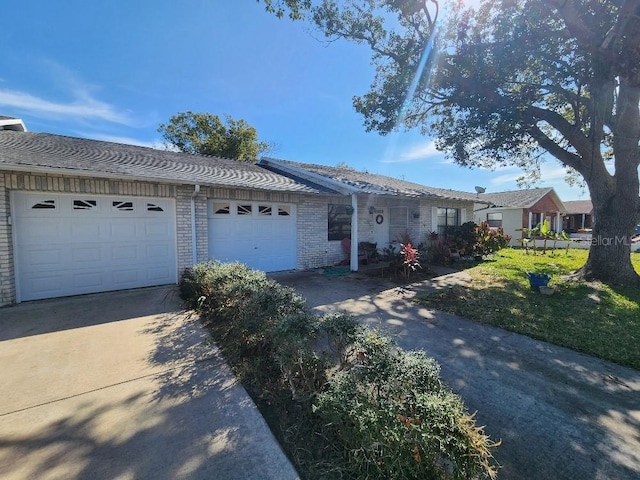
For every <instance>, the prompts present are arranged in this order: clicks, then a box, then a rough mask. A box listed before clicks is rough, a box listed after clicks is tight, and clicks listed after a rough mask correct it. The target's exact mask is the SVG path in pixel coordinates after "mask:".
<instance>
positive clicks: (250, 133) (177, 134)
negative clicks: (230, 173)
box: [158, 112, 272, 162]
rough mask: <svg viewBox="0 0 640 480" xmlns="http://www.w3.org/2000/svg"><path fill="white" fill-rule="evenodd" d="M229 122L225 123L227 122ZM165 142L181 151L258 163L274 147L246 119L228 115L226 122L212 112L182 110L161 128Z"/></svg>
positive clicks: (159, 128) (159, 129)
mask: <svg viewBox="0 0 640 480" xmlns="http://www.w3.org/2000/svg"><path fill="white" fill-rule="evenodd" d="M225 123H226V125H225ZM158 132H160V133H161V134H162V137H163V138H164V140H165V142H166V143H167V144H168V145H169V146H171V147H174V148H177V149H178V150H180V151H181V152H185V153H198V154H200V155H211V156H215V157H222V158H232V159H235V160H242V161H245V162H255V161H256V160H258V157H259V156H260V154H262V153H265V152H267V151H269V150H270V149H271V148H272V146H271V145H269V144H268V143H265V142H261V141H259V140H258V133H257V132H256V129H255V128H253V127H252V126H250V125H249V124H248V123H247V122H246V121H245V120H234V119H233V118H231V116H229V115H225V122H223V121H222V120H220V117H218V116H217V115H211V114H209V113H194V112H182V113H178V114H177V115H174V116H172V117H171V118H170V119H169V122H168V123H166V124H165V123H162V124H160V126H159V127H158Z"/></svg>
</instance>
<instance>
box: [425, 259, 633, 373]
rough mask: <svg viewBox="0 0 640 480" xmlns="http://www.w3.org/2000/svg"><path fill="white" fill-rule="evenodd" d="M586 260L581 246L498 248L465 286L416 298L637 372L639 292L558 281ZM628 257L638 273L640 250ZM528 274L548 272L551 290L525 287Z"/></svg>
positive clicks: (471, 272)
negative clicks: (540, 251) (537, 251)
mask: <svg viewBox="0 0 640 480" xmlns="http://www.w3.org/2000/svg"><path fill="white" fill-rule="evenodd" d="M586 259H587V251H586V250H577V249H574V250H570V251H569V253H568V255H565V252H564V251H562V250H559V251H556V253H555V254H553V253H549V252H547V254H546V255H533V254H529V255H527V254H525V252H524V250H520V249H505V250H502V251H500V252H499V254H497V255H495V256H494V257H492V258H489V259H487V260H485V261H484V262H482V263H480V264H479V265H477V266H475V267H473V268H470V269H468V270H466V271H467V272H468V273H469V275H471V278H472V280H473V281H472V282H471V284H470V286H468V287H463V286H456V287H453V288H450V289H447V290H443V291H436V292H434V293H432V294H429V295H427V296H424V297H421V298H420V299H419V300H418V301H419V302H420V303H421V304H423V305H426V306H428V307H432V308H435V309H438V310H442V311H446V312H450V313H454V314H456V315H459V316H461V317H465V318H469V319H471V320H475V321H478V322H481V323H486V324H490V325H494V326H497V327H501V328H504V329H506V330H510V331H513V332H517V333H522V334H524V335H528V336H530V337H533V338H536V339H540V340H545V341H547V342H550V343H553V344H556V345H563V346H565V347H569V348H571V349H573V350H577V351H580V352H585V353H588V354H591V355H594V356H596V357H599V358H603V359H606V360H610V361H612V362H615V363H618V364H620V365H626V366H629V367H632V368H635V369H640V290H639V289H638V288H637V287H613V288H612V287H610V286H607V285H604V284H601V283H597V282H589V283H584V282H573V281H566V280H563V279H562V277H563V276H564V275H567V274H569V273H571V272H573V271H575V270H577V269H578V268H580V267H581V266H582V265H584V263H585V262H586ZM632 262H633V265H634V267H635V269H636V271H638V272H640V253H634V254H632ZM531 271H533V272H546V273H549V274H550V275H551V277H552V278H551V281H550V282H549V286H552V287H555V289H556V291H555V294H554V295H551V296H546V295H542V294H541V293H540V292H538V291H535V290H532V289H531V288H530V286H529V281H528V279H527V276H526V272H531Z"/></svg>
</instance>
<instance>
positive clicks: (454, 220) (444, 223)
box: [438, 208, 460, 236]
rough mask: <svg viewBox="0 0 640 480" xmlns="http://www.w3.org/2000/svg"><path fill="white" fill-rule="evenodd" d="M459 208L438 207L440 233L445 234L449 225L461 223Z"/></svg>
mask: <svg viewBox="0 0 640 480" xmlns="http://www.w3.org/2000/svg"><path fill="white" fill-rule="evenodd" d="M459 218H460V209H459V208H438V235H441V236H445V235H446V234H447V227H453V226H455V225H458V224H459Z"/></svg>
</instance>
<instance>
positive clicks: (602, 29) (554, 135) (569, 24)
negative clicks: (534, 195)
mask: <svg viewBox="0 0 640 480" xmlns="http://www.w3.org/2000/svg"><path fill="white" fill-rule="evenodd" d="M265 3H266V5H267V8H268V9H269V8H270V9H271V11H273V12H275V13H280V16H282V15H283V14H284V12H286V11H289V13H290V16H291V17H292V18H294V19H297V18H302V17H304V18H307V19H309V20H310V21H312V22H313V23H314V24H315V25H316V26H317V27H318V28H319V29H320V30H321V31H322V32H323V33H324V34H325V35H326V36H327V37H328V38H329V39H332V40H333V39H346V40H350V41H355V42H358V43H362V44H365V45H367V46H368V47H369V48H370V49H371V52H372V61H373V63H374V64H375V66H376V75H375V78H374V79H373V81H372V84H371V89H370V91H369V92H368V93H366V94H365V95H363V96H361V97H355V98H354V107H355V109H356V110H357V111H358V112H360V113H361V114H362V115H363V117H364V125H365V127H366V128H367V129H368V130H375V131H378V132H380V133H381V134H386V133H388V132H390V131H392V130H394V129H396V128H399V127H402V126H404V127H408V128H419V129H421V130H422V132H423V133H425V134H429V135H432V136H433V137H435V139H436V145H437V147H438V148H439V149H440V150H441V151H443V152H445V154H446V155H447V156H449V157H450V158H452V159H453V160H454V161H455V162H456V163H457V164H459V165H463V166H470V167H473V166H483V167H489V168H491V167H495V166H499V165H507V164H515V165H518V166H520V167H521V168H523V169H524V170H525V171H526V172H527V173H528V174H529V175H533V176H534V177H535V176H536V175H539V166H540V163H541V162H542V161H544V160H545V159H546V158H549V157H554V158H555V159H556V160H558V161H559V162H561V163H562V164H563V165H564V166H565V167H566V168H567V169H568V172H569V173H574V174H577V175H579V176H581V177H582V179H583V180H584V182H585V184H586V185H587V187H588V189H589V192H590V194H591V199H592V202H593V205H594V213H595V218H596V223H595V226H594V243H593V244H592V247H591V250H590V255H589V259H588V261H587V264H586V265H585V267H584V268H583V269H582V271H581V275H582V278H587V279H591V278H593V279H600V280H605V281H610V282H613V283H629V282H635V283H638V281H639V278H638V276H637V274H636V273H635V272H634V270H633V267H632V266H631V262H630V258H629V256H630V246H629V243H628V238H629V235H630V233H631V231H632V229H633V227H634V226H635V225H636V223H638V222H639V221H640V199H639V193H640V192H639V182H638V166H639V163H640V147H639V141H640V110H639V103H640V2H638V1H637V0H545V1H539V0H479V1H477V2H473V5H475V6H469V2H467V4H465V2H464V1H454V0H451V1H446V0H440V1H438V0H425V1H417V0H345V1H343V2H335V1H332V0H323V1H317V2H316V1H312V0H300V1H295V0H266V1H265ZM443 10H447V14H446V15H445V14H443Z"/></svg>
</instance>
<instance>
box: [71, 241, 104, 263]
mask: <svg viewBox="0 0 640 480" xmlns="http://www.w3.org/2000/svg"><path fill="white" fill-rule="evenodd" d="M103 259H104V254H103V252H102V246H100V245H96V246H93V247H89V246H87V247H75V248H73V249H72V250H71V262H73V263H74V264H77V265H79V264H87V263H88V264H96V263H102V261H103Z"/></svg>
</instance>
